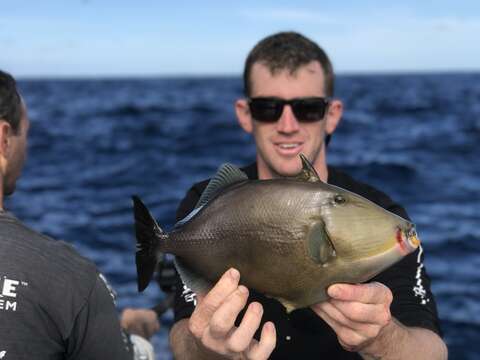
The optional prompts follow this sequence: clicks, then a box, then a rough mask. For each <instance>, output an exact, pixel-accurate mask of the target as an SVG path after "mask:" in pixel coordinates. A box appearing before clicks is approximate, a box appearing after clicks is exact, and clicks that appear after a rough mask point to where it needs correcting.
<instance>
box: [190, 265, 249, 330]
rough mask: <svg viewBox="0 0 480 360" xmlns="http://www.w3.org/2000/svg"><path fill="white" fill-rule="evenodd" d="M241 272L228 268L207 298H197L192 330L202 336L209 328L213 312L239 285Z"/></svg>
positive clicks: (191, 319) (191, 324) (192, 317)
mask: <svg viewBox="0 0 480 360" xmlns="http://www.w3.org/2000/svg"><path fill="white" fill-rule="evenodd" d="M239 280H240V273H239V272H238V270H236V269H229V270H227V271H226V272H225V273H224V274H223V275H222V277H221V278H220V280H218V282H217V283H216V284H215V286H214V287H213V288H212V289H211V290H210V291H209V292H208V294H207V295H206V296H205V298H203V297H200V298H197V300H198V304H197V306H196V308H195V310H194V312H193V314H192V316H191V317H190V321H189V328H190V331H191V332H192V333H193V334H194V335H195V336H196V337H197V338H200V337H201V336H202V334H203V332H204V331H205V329H206V328H207V326H208V324H209V322H210V320H211V318H212V316H213V314H214V313H215V312H216V311H217V309H218V308H219V307H220V305H221V304H222V303H223V302H224V301H225V299H226V298H227V297H228V296H230V294H231V293H232V292H234V291H235V290H236V289H237V287H238V281H239Z"/></svg>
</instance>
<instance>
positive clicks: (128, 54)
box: [0, 0, 480, 77]
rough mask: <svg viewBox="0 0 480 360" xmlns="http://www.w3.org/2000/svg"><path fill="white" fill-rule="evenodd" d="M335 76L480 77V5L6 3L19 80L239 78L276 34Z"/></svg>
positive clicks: (3, 18) (473, 0) (418, 0)
mask: <svg viewBox="0 0 480 360" xmlns="http://www.w3.org/2000/svg"><path fill="white" fill-rule="evenodd" d="M285 30H294V31H298V32H300V33H302V34H304V35H306V36H308V37H310V38H311V39H313V40H314V41H316V42H317V43H318V44H319V45H320V46H322V47H323V48H324V49H325V50H326V51H327V53H328V54H329V56H330V57H331V59H332V62H333V65H334V68H335V70H336V71H337V73H377V72H381V73H385V72H387V73H388V72H444V71H480V45H479V43H480V41H479V40H476V39H478V37H479V34H480V1H479V0H457V1H453V0H404V1H401V2H400V1H395V2H393V1H381V0H375V1H374V0H362V1H360V0H343V1H335V2H334V1H331V0H330V1H324V0H316V1H307V0H305V1H302V0H296V1H291V0H289V1H282V0H264V1H262V0H256V1H251V0H242V1H228V0H223V1H208V0H204V1H193V0H191V1H182V0H178V1H165V0H156V1H155V0H137V1H133V0H130V1H126V0H41V1H38V0H15V1H5V0H3V1H1V7H0V69H2V70H5V71H8V72H10V73H12V74H13V75H14V76H16V77H111V76H125V77H128V76H142V77H143V76H184V75H185V76H191V75H195V76H196V75H198V76H204V75H238V74H240V73H241V72H242V69H243V63H244V60H245V57H246V55H247V54H248V51H249V50H250V49H251V48H252V47H253V46H254V45H255V44H256V43H257V42H258V41H259V40H260V39H262V38H263V37H265V36H267V35H270V34H272V33H275V32H278V31H285Z"/></svg>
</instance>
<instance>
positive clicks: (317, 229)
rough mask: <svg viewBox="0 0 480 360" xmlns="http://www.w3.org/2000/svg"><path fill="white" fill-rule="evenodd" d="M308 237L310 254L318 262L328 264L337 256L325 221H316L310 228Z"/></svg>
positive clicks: (323, 264)
mask: <svg viewBox="0 0 480 360" xmlns="http://www.w3.org/2000/svg"><path fill="white" fill-rule="evenodd" d="M307 239H308V240H307V244H308V249H307V251H308V255H310V258H312V260H313V261H315V262H316V263H317V264H321V265H322V266H328V263H329V262H330V261H331V260H332V259H333V258H335V257H336V256H337V254H336V252H335V248H334V247H333V245H332V242H331V241H330V238H329V237H328V234H327V232H326V231H325V224H324V223H323V221H320V222H317V223H315V224H314V225H313V226H312V227H311V228H310V231H309V234H308V238H307Z"/></svg>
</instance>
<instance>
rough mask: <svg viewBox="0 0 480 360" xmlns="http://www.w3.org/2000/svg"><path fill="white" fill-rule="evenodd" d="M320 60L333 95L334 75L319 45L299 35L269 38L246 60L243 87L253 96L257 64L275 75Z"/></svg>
mask: <svg viewBox="0 0 480 360" xmlns="http://www.w3.org/2000/svg"><path fill="white" fill-rule="evenodd" d="M312 61H318V62H319V63H320V65H321V66H322V70H323V74H324V77H325V84H324V86H325V92H326V95H327V96H333V91H334V84H333V82H334V74H333V67H332V63H331V62H330V59H329V58H328V56H327V54H326V53H325V51H323V50H322V48H320V47H319V46H318V45H317V44H316V43H314V42H313V41H311V40H310V39H308V38H306V37H305V36H303V35H301V34H299V33H296V32H280V33H277V34H273V35H270V36H268V37H266V38H264V39H263V40H261V41H260V42H258V43H257V45H255V47H254V48H253V49H252V50H251V51H250V53H249V54H248V56H247V60H246V61H245V68H244V71H243V86H244V92H245V96H247V97H248V96H250V95H251V91H252V83H251V81H250V73H251V71H252V66H253V64H255V63H262V64H263V65H266V66H267V67H268V69H269V70H270V72H271V73H272V74H275V73H276V72H278V71H281V70H288V71H290V73H294V72H295V71H296V70H298V69H299V68H300V67H301V66H304V65H307V64H308V63H310V62H312Z"/></svg>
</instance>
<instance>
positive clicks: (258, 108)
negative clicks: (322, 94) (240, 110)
mask: <svg viewBox="0 0 480 360" xmlns="http://www.w3.org/2000/svg"><path fill="white" fill-rule="evenodd" d="M285 104H290V105H291V106H292V110H293V113H294V114H295V117H296V118H297V120H298V121H300V122H314V121H319V120H322V119H323V116H324V115H325V110H326V108H327V104H328V103H327V101H325V99H323V98H303V99H292V100H282V99H277V98H253V99H250V101H249V107H250V112H251V114H252V117H253V118H254V119H255V120H257V121H261V122H275V121H277V120H278V119H280V116H282V112H283V107H284V105H285Z"/></svg>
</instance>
